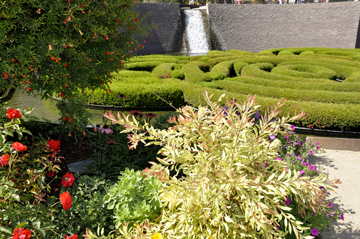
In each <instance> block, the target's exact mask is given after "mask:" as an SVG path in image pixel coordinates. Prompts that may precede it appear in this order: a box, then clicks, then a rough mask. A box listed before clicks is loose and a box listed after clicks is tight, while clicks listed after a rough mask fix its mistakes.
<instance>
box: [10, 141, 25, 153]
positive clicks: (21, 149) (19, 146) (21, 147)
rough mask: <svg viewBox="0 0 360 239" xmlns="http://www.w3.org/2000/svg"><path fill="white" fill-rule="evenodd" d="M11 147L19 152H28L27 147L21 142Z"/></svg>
mask: <svg viewBox="0 0 360 239" xmlns="http://www.w3.org/2000/svg"><path fill="white" fill-rule="evenodd" d="M11 146H12V147H13V148H14V149H16V150H17V151H19V152H21V151H26V150H27V147H26V146H25V145H23V144H22V143H19V142H15V143H13V144H12V145H11Z"/></svg>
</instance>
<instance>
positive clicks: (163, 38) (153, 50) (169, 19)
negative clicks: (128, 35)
mask: <svg viewBox="0 0 360 239" xmlns="http://www.w3.org/2000/svg"><path fill="white" fill-rule="evenodd" d="M137 8H138V11H139V13H140V15H145V14H146V13H147V12H150V13H149V15H148V17H147V23H148V24H149V25H150V24H151V23H155V24H156V26H157V28H158V30H153V31H152V32H150V33H151V34H152V35H153V36H152V37H149V39H145V40H146V42H145V43H143V39H142V38H137V40H138V41H139V42H140V43H141V44H143V45H144V48H143V49H138V51H137V54H138V55H144V54H161V53H166V52H179V51H180V43H179V42H180V38H181V34H182V31H181V29H182V26H181V14H180V6H179V4H174V3H138V7H137ZM158 24H159V25H158Z"/></svg>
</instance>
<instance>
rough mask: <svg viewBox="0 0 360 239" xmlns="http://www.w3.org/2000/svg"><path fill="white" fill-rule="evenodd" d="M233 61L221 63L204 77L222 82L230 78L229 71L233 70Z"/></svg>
mask: <svg viewBox="0 0 360 239" xmlns="http://www.w3.org/2000/svg"><path fill="white" fill-rule="evenodd" d="M233 64H234V60H232V61H223V62H221V63H219V64H217V65H216V66H214V67H213V68H212V69H211V72H207V73H206V75H207V76H208V77H210V78H211V79H212V80H222V79H225V78H227V77H229V76H230V71H231V70H232V69H233Z"/></svg>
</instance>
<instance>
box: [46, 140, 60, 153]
mask: <svg viewBox="0 0 360 239" xmlns="http://www.w3.org/2000/svg"><path fill="white" fill-rule="evenodd" d="M47 146H48V147H49V148H50V150H51V151H56V150H59V149H60V140H53V139H51V140H50V141H48V143H47Z"/></svg>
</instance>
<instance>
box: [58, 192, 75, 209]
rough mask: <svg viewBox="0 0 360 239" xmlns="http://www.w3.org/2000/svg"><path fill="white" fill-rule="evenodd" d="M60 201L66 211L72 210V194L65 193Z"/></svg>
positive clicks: (61, 195)
mask: <svg viewBox="0 0 360 239" xmlns="http://www.w3.org/2000/svg"><path fill="white" fill-rule="evenodd" d="M60 201H61V203H62V206H63V208H64V210H65V211H66V210H68V209H69V208H71V205H72V199H71V195H70V193H68V192H63V193H62V194H60Z"/></svg>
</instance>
